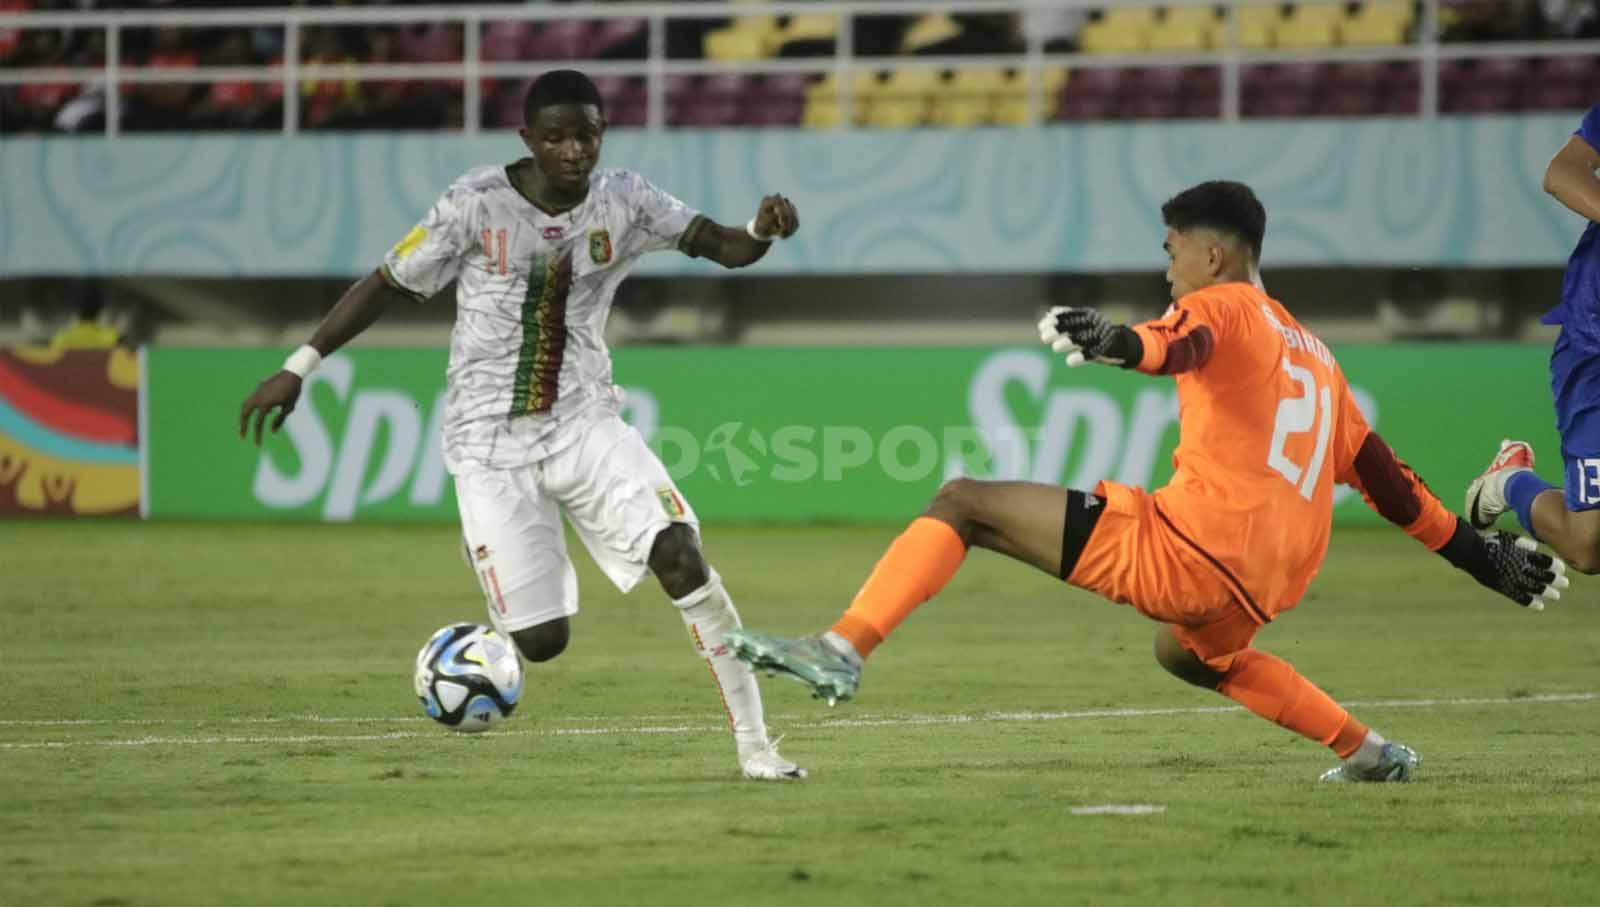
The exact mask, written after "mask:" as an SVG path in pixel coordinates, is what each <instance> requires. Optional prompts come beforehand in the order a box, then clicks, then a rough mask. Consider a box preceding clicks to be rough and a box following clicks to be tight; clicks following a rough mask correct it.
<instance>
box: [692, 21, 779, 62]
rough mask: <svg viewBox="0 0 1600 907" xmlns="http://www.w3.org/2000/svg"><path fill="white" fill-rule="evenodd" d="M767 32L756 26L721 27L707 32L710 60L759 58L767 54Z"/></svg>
mask: <svg viewBox="0 0 1600 907" xmlns="http://www.w3.org/2000/svg"><path fill="white" fill-rule="evenodd" d="M768 43H769V40H768V37H767V32H765V31H761V30H759V29H755V28H738V27H734V28H719V29H717V30H716V31H711V32H706V37H705V54H706V59H708V60H724V61H726V60H759V59H761V58H763V57H765V56H766V55H767V45H768Z"/></svg>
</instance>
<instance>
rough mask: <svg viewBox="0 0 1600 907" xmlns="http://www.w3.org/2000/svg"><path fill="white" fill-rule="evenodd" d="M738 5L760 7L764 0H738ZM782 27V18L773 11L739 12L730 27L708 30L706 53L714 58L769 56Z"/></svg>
mask: <svg viewBox="0 0 1600 907" xmlns="http://www.w3.org/2000/svg"><path fill="white" fill-rule="evenodd" d="M733 5H734V6H737V7H742V8H745V9H752V8H759V7H760V6H761V5H762V3H761V2H760V0H734V2H733ZM777 31H778V18H777V17H776V16H770V15H746V16H738V17H736V18H735V19H734V20H733V24H731V25H729V26H728V27H727V28H719V29H717V30H715V31H709V32H706V36H705V39H704V42H703V46H704V49H705V55H706V57H707V58H708V59H712V60H759V59H761V58H763V57H765V56H767V52H768V49H769V48H771V47H772V46H773V37H772V36H773V35H774V34H775V33H776V32H777Z"/></svg>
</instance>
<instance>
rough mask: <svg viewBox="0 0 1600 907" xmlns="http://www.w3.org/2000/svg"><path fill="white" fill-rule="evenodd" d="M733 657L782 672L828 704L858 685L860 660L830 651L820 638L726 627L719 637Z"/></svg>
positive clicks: (771, 671) (851, 692) (761, 668)
mask: <svg viewBox="0 0 1600 907" xmlns="http://www.w3.org/2000/svg"><path fill="white" fill-rule="evenodd" d="M723 641H724V642H726V643H727V645H728V651H729V652H732V653H733V657H735V658H737V659H739V660H740V661H742V662H745V663H747V664H749V665H750V667H752V668H754V669H756V670H757V671H766V672H767V673H768V674H782V675H784V676H785V677H790V678H793V679H794V680H797V681H799V682H800V683H803V684H805V685H806V686H808V687H810V688H811V695H812V696H815V697H817V698H818V699H826V700H827V701H828V705H833V704H834V703H837V702H843V701H844V700H846V699H849V698H850V697H851V696H854V695H855V694H856V687H858V686H860V685H861V662H860V661H859V660H858V659H854V658H851V657H850V656H849V655H844V654H840V653H839V652H836V651H834V650H833V649H832V648H830V647H829V646H828V644H827V643H825V642H823V641H822V639H821V638H820V637H816V636H807V637H804V638H802V639H784V638H782V637H778V636H768V635H767V634H765V633H757V632H755V631H753V630H730V631H728V632H727V633H726V634H725V635H724V636H723Z"/></svg>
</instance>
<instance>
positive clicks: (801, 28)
mask: <svg viewBox="0 0 1600 907" xmlns="http://www.w3.org/2000/svg"><path fill="white" fill-rule="evenodd" d="M838 37H839V19H838V17H837V16H829V15H825V14H821V13H803V14H800V15H796V16H790V17H789V21H788V23H787V24H786V25H784V26H783V27H782V28H780V29H778V30H776V31H774V32H772V33H771V35H770V36H769V39H768V40H769V42H770V43H769V45H768V48H767V52H768V53H769V54H772V55H776V56H786V55H790V54H792V53H793V52H794V51H796V50H800V49H804V50H806V51H808V52H815V53H822V52H825V51H827V50H829V49H831V48H832V46H833V42H834V41H835V40H836V39H837V38H838ZM785 51H789V52H790V54H786V53H785Z"/></svg>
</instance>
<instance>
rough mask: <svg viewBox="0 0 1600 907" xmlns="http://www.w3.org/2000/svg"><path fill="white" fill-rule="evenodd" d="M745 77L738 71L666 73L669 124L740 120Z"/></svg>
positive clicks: (711, 124) (705, 124)
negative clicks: (690, 74)
mask: <svg viewBox="0 0 1600 907" xmlns="http://www.w3.org/2000/svg"><path fill="white" fill-rule="evenodd" d="M747 82H748V80H747V78H746V77H745V76H743V75H741V74H739V73H717V74H713V75H709V76H683V75H673V76H668V77H667V84H666V108H667V109H666V118H667V125H669V126H702V127H714V126H732V125H735V124H737V123H738V122H739V115H740V109H741V105H742V104H743V99H744V92H745V86H746V84H747Z"/></svg>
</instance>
